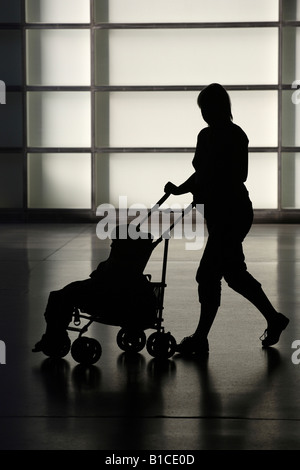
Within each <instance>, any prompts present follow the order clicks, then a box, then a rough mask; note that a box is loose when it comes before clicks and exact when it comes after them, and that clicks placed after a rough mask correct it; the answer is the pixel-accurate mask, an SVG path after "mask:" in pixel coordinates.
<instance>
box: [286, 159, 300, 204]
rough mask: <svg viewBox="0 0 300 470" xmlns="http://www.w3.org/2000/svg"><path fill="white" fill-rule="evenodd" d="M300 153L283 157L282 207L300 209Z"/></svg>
mask: <svg viewBox="0 0 300 470" xmlns="http://www.w3.org/2000/svg"><path fill="white" fill-rule="evenodd" d="M299 181H300V153H284V154H283V155H282V206H283V207H284V208H285V209H299V208H300V186H299Z"/></svg>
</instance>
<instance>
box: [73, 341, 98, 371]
mask: <svg viewBox="0 0 300 470" xmlns="http://www.w3.org/2000/svg"><path fill="white" fill-rule="evenodd" d="M101 354H102V348H101V344H100V343H99V341H97V340H96V339H93V338H87V337H85V336H80V337H79V338H77V339H75V341H74V342H73V344H72V347H71V355H72V357H73V359H74V360H75V361H76V362H79V364H84V365H91V364H95V362H97V361H98V360H99V359H100V357H101Z"/></svg>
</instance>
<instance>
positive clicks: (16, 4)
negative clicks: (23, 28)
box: [0, 0, 21, 23]
mask: <svg viewBox="0 0 300 470" xmlns="http://www.w3.org/2000/svg"><path fill="white" fill-rule="evenodd" d="M0 10H1V23H18V22H19V21H21V0H9V2H8V1H7V0H0Z"/></svg>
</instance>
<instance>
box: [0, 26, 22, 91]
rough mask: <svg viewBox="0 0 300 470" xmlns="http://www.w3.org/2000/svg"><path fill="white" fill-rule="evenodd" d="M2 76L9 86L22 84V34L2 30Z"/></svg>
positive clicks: (0, 37)
mask: <svg viewBox="0 0 300 470" xmlns="http://www.w3.org/2000/svg"><path fill="white" fill-rule="evenodd" d="M0 64H1V69H0V70H1V77H0V80H3V81H4V82H5V83H6V85H7V86H9V85H11V86H14V85H21V84H22V34H21V32H20V31H9V30H2V31H1V30H0Z"/></svg>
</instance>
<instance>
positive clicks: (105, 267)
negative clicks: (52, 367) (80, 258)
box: [33, 226, 160, 357]
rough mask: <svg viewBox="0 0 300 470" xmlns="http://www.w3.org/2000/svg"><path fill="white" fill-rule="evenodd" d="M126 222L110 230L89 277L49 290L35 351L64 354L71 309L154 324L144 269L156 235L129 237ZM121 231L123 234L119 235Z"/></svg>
mask: <svg viewBox="0 0 300 470" xmlns="http://www.w3.org/2000/svg"><path fill="white" fill-rule="evenodd" d="M128 228H129V226H126V228H125V230H126V237H125V238H123V237H124V235H123V234H124V230H123V229H124V227H123V229H122V230H121V227H119V226H117V227H116V229H115V232H114V233H113V234H112V235H111V238H112V243H111V251H110V255H109V257H108V259H107V260H105V261H102V262H100V264H99V265H98V267H97V269H96V270H94V271H93V272H92V273H91V274H90V277H89V278H88V279H84V280H80V281H75V282H72V283H70V284H68V285H66V286H65V287H63V288H62V289H60V290H57V291H52V292H50V294H49V298H48V303H47V306H46V310H45V314H44V315H45V320H46V331H45V333H44V334H43V336H42V338H41V340H40V341H39V342H38V343H36V345H35V347H34V348H33V352H39V351H41V352H43V353H44V354H46V355H47V356H61V357H62V356H63V355H65V354H64V353H63V351H64V350H66V351H67V352H68V351H69V349H70V344H71V342H70V339H69V335H68V332H67V330H68V327H69V324H70V322H71V321H72V318H73V315H74V310H75V309H79V310H80V311H82V312H85V313H88V314H93V315H96V318H97V320H96V321H99V322H100V323H104V324H108V325H116V326H123V325H127V326H134V325H135V326H138V327H139V328H140V329H141V330H144V329H147V328H151V327H152V328H153V325H154V324H155V321H156V313H157V298H156V296H155V293H154V286H155V283H151V282H150V279H149V277H148V276H147V275H145V274H143V271H144V269H145V267H146V264H147V262H148V260H149V258H150V255H151V253H152V251H153V249H154V248H155V246H156V245H157V244H158V243H159V241H160V240H157V241H153V239H152V235H151V234H145V233H144V234H143V235H142V236H141V237H139V238H137V239H131V238H130V237H129V234H128ZM120 233H122V237H121V236H120Z"/></svg>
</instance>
